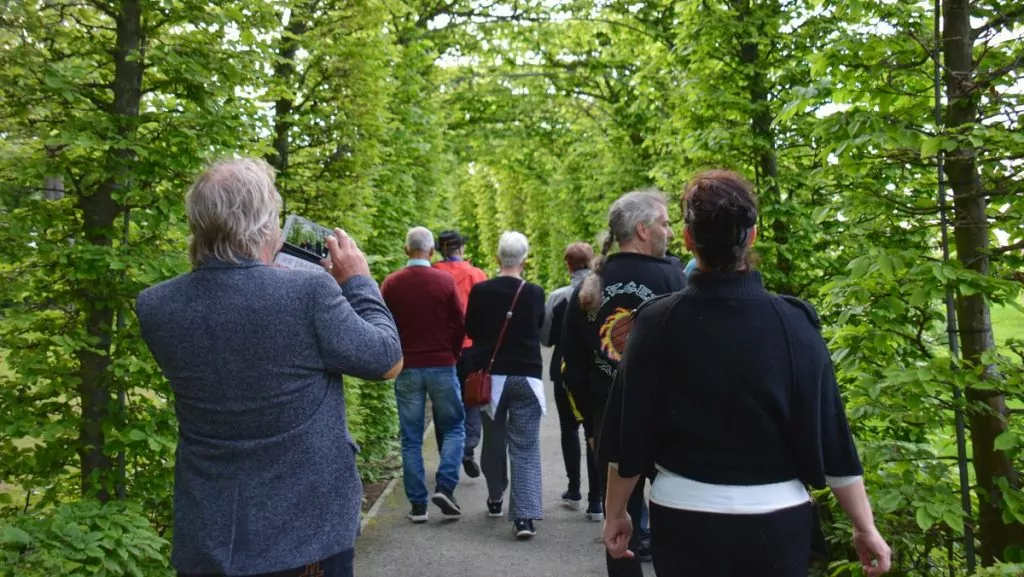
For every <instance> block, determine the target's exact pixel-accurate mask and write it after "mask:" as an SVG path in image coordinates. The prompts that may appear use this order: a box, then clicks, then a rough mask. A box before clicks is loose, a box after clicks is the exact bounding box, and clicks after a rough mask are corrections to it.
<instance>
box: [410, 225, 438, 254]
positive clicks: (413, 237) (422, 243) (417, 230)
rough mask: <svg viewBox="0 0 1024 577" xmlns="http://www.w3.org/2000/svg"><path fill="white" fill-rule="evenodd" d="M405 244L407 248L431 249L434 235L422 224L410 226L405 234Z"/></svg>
mask: <svg viewBox="0 0 1024 577" xmlns="http://www.w3.org/2000/svg"><path fill="white" fill-rule="evenodd" d="M405 246H406V248H408V249H409V250H422V251H431V250H433V249H434V235H433V233H431V232H430V231H429V230H427V229H426V228H424V227H422V226H417V227H414V228H410V229H409V233H408V234H406V235H405Z"/></svg>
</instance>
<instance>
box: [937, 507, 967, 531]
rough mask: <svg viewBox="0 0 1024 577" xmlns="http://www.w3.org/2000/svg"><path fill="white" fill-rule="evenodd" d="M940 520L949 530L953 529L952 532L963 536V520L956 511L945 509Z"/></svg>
mask: <svg viewBox="0 0 1024 577" xmlns="http://www.w3.org/2000/svg"><path fill="white" fill-rule="evenodd" d="M942 520H943V521H944V522H945V523H946V524H947V525H949V527H950V528H951V529H953V530H954V531H956V532H957V533H959V534H961V535H962V534H963V532H964V519H963V517H961V516H960V514H959V513H958V512H957V511H956V510H954V509H946V510H945V511H944V512H943V513H942Z"/></svg>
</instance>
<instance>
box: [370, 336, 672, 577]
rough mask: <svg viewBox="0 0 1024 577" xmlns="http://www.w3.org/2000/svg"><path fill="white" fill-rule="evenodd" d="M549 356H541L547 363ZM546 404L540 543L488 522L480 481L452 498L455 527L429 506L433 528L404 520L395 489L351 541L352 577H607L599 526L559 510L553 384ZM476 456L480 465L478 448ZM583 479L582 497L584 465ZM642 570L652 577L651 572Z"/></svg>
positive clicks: (401, 495)
mask: <svg viewBox="0 0 1024 577" xmlns="http://www.w3.org/2000/svg"><path fill="white" fill-rule="evenodd" d="M547 353H548V351H547V350H545V355H544V356H545V361H546V360H547V358H548V354H547ZM545 374H547V371H546V369H545ZM547 399H548V414H547V416H545V417H544V419H543V421H542V424H541V432H540V444H541V454H542V466H543V471H544V520H543V521H538V522H537V523H536V526H537V535H536V536H535V537H534V538H533V539H532V540H530V541H516V539H515V535H514V534H513V532H512V523H510V522H509V521H507V520H506V519H505V518H504V517H503V518H501V519H490V518H488V517H487V507H486V505H485V501H486V499H487V489H486V486H485V484H484V478H483V475H481V476H480V477H479V478H477V479H468V478H466V476H465V474H463V475H462V478H461V481H460V483H459V487H458V489H457V490H456V491H455V497H456V499H458V501H459V504H460V505H462V518H461V519H460V520H458V521H450V522H448V521H443V520H442V519H441V512H440V511H439V510H438V509H437V507H435V506H433V505H431V506H430V510H429V511H430V517H431V518H430V521H429V522H428V523H426V524H423V525H414V524H412V523H411V522H409V521H408V520H407V519H406V517H405V514H406V513H407V512H408V510H409V503H408V502H407V501H406V500H405V492H404V491H403V489H402V485H401V482H399V483H398V486H396V487H395V490H394V491H393V492H392V493H391V494H390V495H388V496H387V498H386V499H385V500H384V502H383V503H382V505H381V507H380V509H379V511H378V513H377V516H375V517H374V518H373V519H371V520H370V521H369V522H368V523H367V526H366V528H365V529H364V531H363V534H362V536H361V537H360V538H359V539H358V540H357V541H356V563H355V565H356V566H355V574H356V575H357V577H503V576H508V577H513V576H515V577H520V576H521V577H548V576H549V577H604V575H605V569H604V548H603V546H602V545H601V539H600V538H601V524H600V523H594V522H592V521H588V520H587V518H586V516H585V515H584V513H583V511H582V510H581V511H570V510H567V509H565V508H564V507H563V506H562V502H561V495H562V492H563V491H565V488H566V478H565V466H564V465H563V464H562V451H561V447H560V443H559V436H558V414H557V412H556V411H555V403H554V397H553V396H552V393H551V384H550V383H548V385H547ZM430 433H431V434H429V435H428V437H427V440H426V442H424V447H423V453H424V454H423V457H424V460H425V463H426V471H427V478H428V479H427V487H428V488H430V489H433V480H434V478H433V475H434V471H436V470H437V462H438V457H437V444H436V442H435V441H434V439H433V432H432V431H431V432H430ZM477 453H478V457H479V448H478V450H477ZM583 474H584V487H583V491H584V495H585V494H586V465H585V464H584V465H583ZM505 504H506V506H507V505H508V496H507V494H506V498H505ZM644 569H645V572H646V573H647V574H648V575H653V573H654V572H653V571H651V569H650V566H649V565H647V566H645V568H644Z"/></svg>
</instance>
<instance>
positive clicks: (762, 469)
mask: <svg viewBox="0 0 1024 577" xmlns="http://www.w3.org/2000/svg"><path fill="white" fill-rule="evenodd" d="M817 323H818V321H817V314H816V313H815V312H814V309H813V308H812V307H811V306H810V305H809V304H807V303H804V302H802V301H798V300H797V299H793V298H791V297H779V296H776V295H773V294H771V293H769V292H767V291H766V290H764V288H763V286H762V283H761V275H760V274H759V273H757V272H751V273H730V274H714V275H711V274H705V273H698V274H696V275H694V276H693V277H692V278H691V280H690V286H689V287H688V288H687V289H686V290H684V291H682V292H680V293H677V294H675V295H672V296H670V297H666V298H664V299H660V300H659V301H657V302H654V303H652V304H651V305H650V306H648V307H644V309H642V310H641V311H640V313H639V314H638V315H637V320H636V325H635V326H634V328H633V330H632V332H631V333H630V336H629V344H628V345H627V347H626V353H625V356H624V359H623V361H622V364H621V365H620V366H619V371H618V373H617V375H616V379H615V386H614V388H613V391H612V393H611V395H610V396H609V400H608V407H607V412H606V413H605V415H604V422H603V427H602V428H603V435H602V438H601V446H600V452H601V456H602V458H603V459H604V460H606V461H614V462H618V463H619V472H620V474H621V475H623V476H624V477H630V476H634V475H638V474H650V473H651V471H652V469H653V467H654V464H655V463H657V464H658V465H660V466H661V467H664V468H665V469H667V470H669V471H672V472H673V473H676V474H678V475H682V476H684V477H687V478H690V479H694V480H696V481H700V482H703V483H713V484H720V485H758V484H768V483H777V482H783V481H788V480H791V479H800V480H801V481H803V482H804V483H805V484H807V485H811V486H813V487H816V488H822V487H824V486H825V481H826V479H825V478H826V476H834V477H840V476H853V475H860V474H862V473H863V470H862V468H861V464H860V460H859V458H858V456H857V449H856V447H855V446H854V442H853V437H852V435H851V434H850V428H849V426H848V424H847V421H846V414H845V411H844V408H843V403H842V399H841V397H840V394H839V389H838V385H837V384H836V379H835V374H834V372H833V368H832V362H831V358H830V356H829V353H828V350H827V348H826V347H825V341H824V339H823V338H822V337H821V334H820V333H819V332H818V326H817ZM627 447H628V450H623V448H627Z"/></svg>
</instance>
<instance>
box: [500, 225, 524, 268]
mask: <svg viewBox="0 0 1024 577" xmlns="http://www.w3.org/2000/svg"><path fill="white" fill-rule="evenodd" d="M528 252H530V243H529V241H527V240H526V235H524V234H523V233H521V232H516V231H514V230H506V231H505V232H503V233H501V238H499V239H498V262H499V263H501V266H502V267H503V268H512V267H517V266H519V265H521V264H523V263H524V262H526V253H528Z"/></svg>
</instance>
